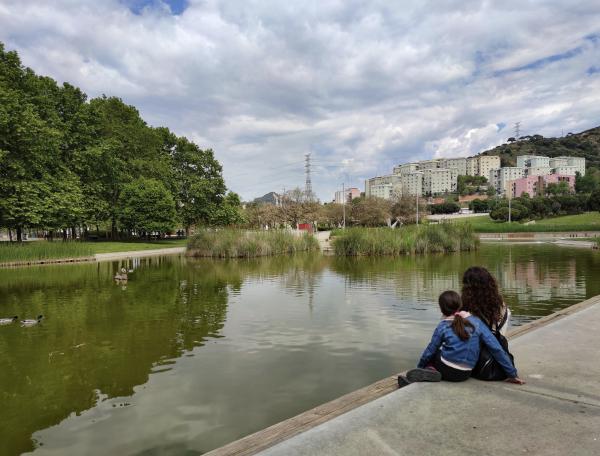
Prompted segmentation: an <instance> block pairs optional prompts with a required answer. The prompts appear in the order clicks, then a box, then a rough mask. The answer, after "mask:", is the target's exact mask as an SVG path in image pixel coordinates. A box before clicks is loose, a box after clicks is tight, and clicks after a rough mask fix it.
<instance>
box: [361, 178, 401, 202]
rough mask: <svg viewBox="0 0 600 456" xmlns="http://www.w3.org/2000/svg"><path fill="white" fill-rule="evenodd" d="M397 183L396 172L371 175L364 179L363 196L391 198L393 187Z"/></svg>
mask: <svg viewBox="0 0 600 456" xmlns="http://www.w3.org/2000/svg"><path fill="white" fill-rule="evenodd" d="M399 183H400V176H399V175H396V174H389V175H387V176H377V177H372V178H371V179H367V180H366V181H365V196H366V197H367V198H369V197H371V196H374V197H377V198H383V199H391V197H392V195H393V192H394V187H397V186H398V184H399Z"/></svg>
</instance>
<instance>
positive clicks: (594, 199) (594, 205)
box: [588, 188, 600, 211]
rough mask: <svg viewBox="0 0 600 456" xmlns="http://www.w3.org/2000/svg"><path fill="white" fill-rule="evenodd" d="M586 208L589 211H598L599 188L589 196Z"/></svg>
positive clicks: (599, 205) (599, 203) (599, 206)
mask: <svg viewBox="0 0 600 456" xmlns="http://www.w3.org/2000/svg"><path fill="white" fill-rule="evenodd" d="M588 207H589V209H590V210H591V211H600V188H597V189H596V190H594V191H593V192H592V193H591V194H590V196H589V199H588Z"/></svg>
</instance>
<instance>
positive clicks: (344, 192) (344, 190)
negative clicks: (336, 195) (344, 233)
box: [342, 182, 346, 229]
mask: <svg viewBox="0 0 600 456" xmlns="http://www.w3.org/2000/svg"><path fill="white" fill-rule="evenodd" d="M342 200H343V202H342V208H343V211H344V222H343V224H342V227H343V229H346V183H345V182H343V183H342Z"/></svg>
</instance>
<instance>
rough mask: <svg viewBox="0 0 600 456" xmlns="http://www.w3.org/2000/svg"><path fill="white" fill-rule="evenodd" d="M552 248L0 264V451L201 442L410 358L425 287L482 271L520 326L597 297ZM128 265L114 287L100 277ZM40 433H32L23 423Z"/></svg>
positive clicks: (593, 270) (427, 292)
mask: <svg viewBox="0 0 600 456" xmlns="http://www.w3.org/2000/svg"><path fill="white" fill-rule="evenodd" d="M599 261H600V255H598V253H596V252H592V251H586V250H568V249H562V248H557V247H553V246H545V245H544V246H535V245H534V246H532V245H523V246H505V245H484V246H483V247H482V249H481V250H480V251H479V252H472V253H468V254H460V255H431V256H424V257H416V258H414V257H401V258H378V259H373V258H362V259H336V258H327V257H322V256H320V255H301V256H297V257H293V258H284V257H281V258H273V259H259V260H240V261H211V260H186V259H183V258H179V257H165V258H156V257H155V258H147V259H137V260H135V262H131V263H127V264H126V265H125V264H122V263H119V262H114V263H100V264H88V265H69V266H49V267H39V268H29V269H15V270H3V271H1V272H0V290H1V292H2V294H1V296H2V302H1V303H0V310H1V314H2V315H13V314H18V315H21V316H31V315H37V314H38V313H43V314H45V315H46V317H47V319H46V321H45V322H44V324H43V325H41V326H39V327H35V328H26V329H25V328H19V327H18V326H10V327H2V328H0V356H1V357H2V359H3V360H5V362H4V365H3V369H2V370H1V371H0V391H1V396H0V398H1V399H2V409H1V412H0V420H1V422H0V442H1V444H2V445H3V446H4V447H3V448H2V450H3V451H4V452H6V454H18V453H20V452H24V451H28V450H32V449H33V448H34V447H35V446H36V444H35V442H34V441H32V435H33V436H34V438H35V439H36V440H37V441H38V442H39V446H38V449H37V452H40V453H42V454H43V453H48V454H106V453H116V454H137V453H141V452H144V454H153V453H156V454H158V453H160V454H164V453H173V454H180V453H182V452H185V451H187V452H190V454H193V453H195V452H202V451H207V450H210V449H211V448H214V447H216V446H219V445H221V444H223V443H226V442H227V441H231V440H233V439H235V438H238V437H241V436H243V435H246V434H248V433H250V432H253V431H256V430H258V429H261V428H264V427H266V426H268V425H270V424H273V423H274V422H277V421H279V420H282V419H285V418H287V417H289V416H292V415H294V414H296V413H299V412H301V411H303V410H306V409H308V408H310V407H312V406H315V405H318V404H320V403H323V402H325V401H327V400H330V399H333V398H335V397H338V396H340V395H342V394H344V393H346V392H349V391H352V390H354V389H357V388H359V387H361V386H364V385H366V384H368V383H371V382H373V381H375V380H378V379H380V378H382V377H384V376H386V375H389V374H391V373H393V372H396V371H398V370H400V369H404V368H407V367H410V366H411V365H412V364H413V363H414V361H415V359H416V357H417V356H418V355H419V353H420V351H421V349H422V347H423V344H424V343H425V342H426V340H427V338H428V337H429V336H430V332H431V328H432V327H433V325H434V324H435V321H436V320H437V318H439V312H438V309H437V305H436V300H437V296H438V294H439V293H440V292H441V291H443V290H446V289H460V278H461V274H462V272H463V271H464V269H466V268H467V267H469V266H471V265H483V266H486V267H488V268H489V269H490V270H491V271H492V272H493V273H494V274H495V275H496V277H498V280H499V283H500V285H501V288H502V292H503V294H504V297H505V299H506V301H507V302H508V304H509V305H510V306H511V308H512V309H513V312H514V315H515V321H516V323H517V324H520V323H522V322H525V321H529V320H531V319H532V318H536V317H538V316H541V315H545V314H548V313H551V312H552V311H555V310H556V309H558V308H562V307H565V306H568V305H570V304H573V303H576V302H579V301H581V300H583V299H585V298H587V297H590V296H593V295H596V294H600V283H599V281H597V280H595V278H594V275H596V277H597V274H598V272H600V263H599ZM122 266H126V267H127V268H131V269H134V272H133V273H132V274H130V280H129V282H128V283H127V285H126V286H124V287H121V286H120V285H116V284H115V283H114V282H113V281H112V277H113V276H114V274H115V273H116V271H117V270H119V269H120V267H122ZM2 315H0V316H2ZM37 431H39V432H37Z"/></svg>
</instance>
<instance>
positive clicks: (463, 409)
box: [259, 297, 600, 456]
mask: <svg viewBox="0 0 600 456" xmlns="http://www.w3.org/2000/svg"><path fill="white" fill-rule="evenodd" d="M579 308H580V309H581V310H578V311H577V312H575V313H571V314H569V315H566V316H564V313H560V314H558V315H556V316H553V317H550V318H547V319H545V320H546V322H547V321H548V320H551V321H550V323H548V324H546V325H544V323H545V322H544V321H542V322H540V324H537V325H535V326H540V327H537V328H535V329H534V330H532V331H529V332H526V333H525V334H522V335H520V336H519V337H518V338H516V339H511V350H512V351H513V353H514V354H515V358H516V361H517V367H518V369H519V375H520V376H521V377H522V378H524V379H525V380H526V381H527V384H526V385H523V386H517V385H512V384H507V383H504V382H492V383H488V382H480V381H477V380H469V381H467V382H465V383H458V384H451V383H446V382H442V383H429V384H426V383H418V384H411V385H409V386H407V387H405V388H402V389H400V390H396V391H394V392H392V393H390V394H387V395H385V396H383V397H380V398H378V399H375V400H374V401H372V402H369V403H368V404H365V405H362V406H360V407H358V408H355V409H354V410H352V411H350V412H348V413H345V414H343V415H340V416H338V417H337V418H334V419H332V420H330V421H328V422H326V423H323V424H320V425H318V426H316V427H314V428H312V429H310V430H308V431H306V432H303V433H301V434H298V435H296V436H294V437H291V438H289V439H288V440H285V441H283V442H281V443H279V444H277V445H275V446H273V447H271V448H268V449H267V450H265V451H263V452H262V453H259V454H261V455H262V456H280V455H285V456H296V455H297V456H300V455H302V456H305V455H306V456H308V455H325V456H326V455H344V456H348V455H420V454H433V455H456V454H462V455H482V454H486V455H502V456H505V455H507V454H539V455H557V456H558V455H560V456H562V455H567V454H572V455H598V454H600V349H599V347H600V297H596V298H593V299H592V300H589V301H587V302H585V303H582V304H581V305H579ZM518 332H519V331H517V333H518ZM521 332H522V331H521Z"/></svg>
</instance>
